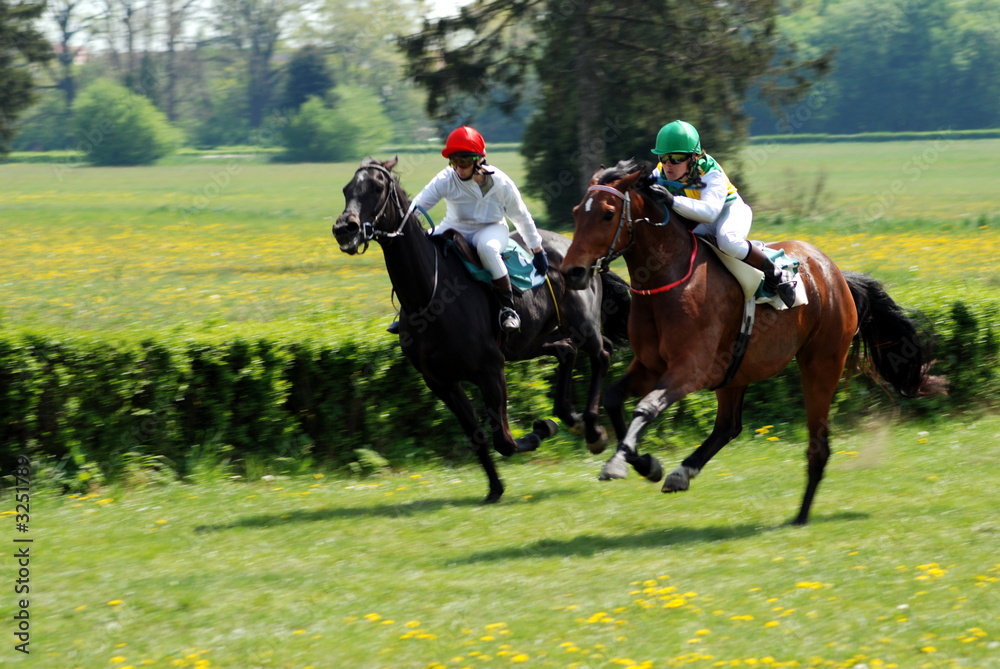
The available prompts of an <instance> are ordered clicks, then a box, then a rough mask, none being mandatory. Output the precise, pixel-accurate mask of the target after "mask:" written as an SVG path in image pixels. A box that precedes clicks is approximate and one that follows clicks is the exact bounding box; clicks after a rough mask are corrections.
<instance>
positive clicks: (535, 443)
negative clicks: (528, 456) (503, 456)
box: [514, 432, 542, 453]
mask: <svg viewBox="0 0 1000 669" xmlns="http://www.w3.org/2000/svg"><path fill="white" fill-rule="evenodd" d="M514 443H515V444H516V445H517V451H516V452H517V453H528V452H529V451H535V450H538V447H539V446H541V445H542V440H541V438H540V437H539V436H538V435H537V434H535V433H534V432H532V433H531V434H526V435H524V436H523V437H521V438H520V439H518V440H517V441H515V442H514Z"/></svg>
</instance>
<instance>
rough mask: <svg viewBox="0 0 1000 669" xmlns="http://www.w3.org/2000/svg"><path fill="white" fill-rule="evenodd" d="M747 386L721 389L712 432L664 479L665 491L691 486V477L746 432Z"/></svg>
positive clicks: (718, 393)
mask: <svg viewBox="0 0 1000 669" xmlns="http://www.w3.org/2000/svg"><path fill="white" fill-rule="evenodd" d="M746 390H747V389H746V386H742V387H738V388H722V389H721V390H717V391H716V393H715V395H716V400H717V402H718V408H717V410H716V414H715V425H714V426H713V428H712V433H711V434H709V435H708V438H707V439H705V441H704V442H702V444H701V446H699V447H698V448H697V449H696V450H695V452H694V453H692V454H691V455H689V456H688V457H687V458H685V459H684V461H683V462H681V464H680V465H678V467H677V468H676V469H675V470H674V471H672V472H670V474H668V475H667V478H666V479H665V480H664V481H663V488H662V492H683V491H685V490H687V489H688V488H690V487H691V479H693V478H694V477H696V476H697V475H698V474H699V473H701V470H702V469H704V468H705V465H706V464H708V461H709V460H711V459H712V458H713V457H715V455H716V453H718V452H719V451H721V450H722V447H723V446H725V445H726V444H728V443H729V442H730V441H732V440H733V439H735V438H736V437H737V436H738V435H739V434H740V432H742V431H743V397H744V395H746Z"/></svg>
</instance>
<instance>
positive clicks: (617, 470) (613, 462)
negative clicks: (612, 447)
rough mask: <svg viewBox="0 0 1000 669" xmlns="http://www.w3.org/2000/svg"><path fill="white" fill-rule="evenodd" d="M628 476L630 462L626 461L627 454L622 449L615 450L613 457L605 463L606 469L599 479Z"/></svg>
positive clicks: (606, 479) (605, 479)
mask: <svg viewBox="0 0 1000 669" xmlns="http://www.w3.org/2000/svg"><path fill="white" fill-rule="evenodd" d="M626 476H628V464H627V463H626V462H625V454H624V453H623V452H622V451H615V454H614V455H612V456H611V459H610V460H608V461H607V462H606V463H604V469H602V470H601V473H600V475H598V477H597V480H598V481H610V480H611V479H623V478H625V477H626Z"/></svg>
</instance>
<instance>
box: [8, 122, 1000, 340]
mask: <svg viewBox="0 0 1000 669" xmlns="http://www.w3.org/2000/svg"><path fill="white" fill-rule="evenodd" d="M939 144H940V147H939V146H938V145H939ZM922 147H923V148H922ZM748 152H749V153H748V156H749V157H748V159H747V163H746V172H747V175H748V176H747V181H748V184H747V186H748V189H749V190H750V191H751V193H752V195H753V197H754V198H757V199H758V200H759V201H760V204H759V206H758V209H757V215H758V223H757V224H756V225H755V228H754V231H753V233H754V235H756V236H758V237H759V238H763V239H782V238H789V237H798V238H803V239H806V240H808V241H811V242H813V243H814V244H816V245H817V246H819V247H820V248H822V249H824V250H825V251H826V252H827V253H828V254H829V255H830V256H831V257H833V258H834V260H835V261H837V262H838V263H839V264H841V265H842V266H843V267H844V268H846V269H854V270H859V271H866V272H873V273H875V274H876V276H878V277H879V278H881V279H883V280H886V281H888V282H890V285H891V286H893V287H894V288H895V287H896V286H900V287H901V288H902V289H903V291H904V292H903V297H904V299H908V298H909V297H910V295H908V294H907V293H906V291H907V290H910V289H911V288H913V287H914V286H920V290H924V289H927V288H928V286H927V284H926V281H923V280H929V281H932V282H935V283H936V285H940V281H941V280H942V279H944V280H947V281H948V282H949V287H948V288H947V290H954V289H955V286H956V285H957V286H958V287H959V289H960V290H961V291H962V292H963V294H966V295H969V294H970V293H971V294H972V295H973V296H974V295H975V294H977V293H981V294H983V295H984V299H987V298H988V296H989V295H990V294H992V293H995V289H996V286H997V285H998V284H1000V271H998V270H996V269H995V265H994V258H996V257H997V256H998V252H1000V248H998V239H1000V233H998V228H1000V218H998V217H997V210H998V207H997V199H996V198H995V197H993V198H992V199H990V194H991V193H993V192H995V189H994V188H993V186H992V184H993V183H994V182H995V181H996V180H997V179H998V178H1000V164H998V163H997V160H996V158H995V156H997V155H1000V140H975V141H973V140H963V141H955V142H951V143H950V144H947V143H939V142H922V143H918V142H897V143H878V144H830V145H782V146H772V147H768V146H763V147H762V146H753V147H750V149H748ZM928 152H930V153H928ZM924 153H928V155H932V154H933V155H936V156H937V158H936V159H935V161H934V162H933V165H932V166H931V167H930V168H928V169H927V170H925V171H923V172H919V171H918V172H916V173H914V170H915V169H916V168H915V167H914V165H915V164H916V163H915V161H916V160H923V155H924ZM862 155H864V156H866V158H865V159H864V160H861V159H858V158H857V157H858V156H862ZM915 156H916V158H914V157H915ZM491 159H492V160H493V161H494V162H495V163H496V164H497V165H499V166H501V167H502V168H504V169H505V170H507V171H508V172H509V173H510V174H511V175H512V176H514V177H515V179H521V178H522V177H523V165H522V162H521V159H520V157H519V156H518V155H517V154H516V153H513V152H501V153H496V154H491ZM441 162H442V161H441V159H440V157H439V156H436V155H435V154H409V155H404V156H403V157H402V161H401V164H400V168H399V170H400V171H401V173H402V174H403V184H404V186H405V187H406V188H407V189H408V190H409V191H411V192H415V191H416V190H418V189H419V187H420V186H421V185H422V184H423V183H425V182H426V181H427V180H428V179H429V178H430V177H431V176H432V175H433V174H434V173H435V172H436V171H437V170H438V169H439V168H440V166H441ZM355 167H356V165H354V164H353V163H352V164H334V165H285V164H270V163H265V162H262V159H261V158H259V157H254V158H247V157H240V156H232V157H228V158H227V157H221V158H216V159H213V160H195V159H187V162H175V163H174V164H168V165H164V166H156V167H148V168H83V167H66V166H65V165H62V164H58V163H57V164H23V163H21V164H7V165H0V183H2V184H3V185H2V187H0V244H2V248H3V252H2V253H3V267H4V272H3V279H2V282H0V288H2V312H0V325H3V326H19V327H24V326H26V327H56V328H66V329H75V330H90V331H100V332H103V333H105V334H107V333H108V332H109V331H117V332H118V333H119V334H120V336H129V335H134V334H136V333H139V332H146V331H150V330H152V331H156V330H162V329H181V330H185V331H187V330H199V331H204V330H206V329H217V328H220V327H222V328H224V329H225V332H233V331H236V330H241V329H242V330H244V331H247V332H249V333H251V334H252V333H254V332H258V331H260V330H261V328H265V329H266V328H267V327H271V326H275V325H280V326H282V327H284V326H291V327H299V328H309V329H313V330H318V331H322V330H323V329H326V328H329V327H330V326H331V325H332V324H334V323H337V322H343V323H347V324H351V323H356V322H357V321H358V319H359V318H361V319H366V318H385V317H386V316H388V315H389V314H390V313H391V312H392V306H391V304H390V302H389V284H388V280H387V278H386V276H385V271H384V266H383V264H382V259H381V255H380V252H379V249H378V247H377V245H373V247H372V248H371V249H370V250H369V252H368V254H366V255H365V256H363V257H353V258H352V257H348V256H346V255H344V254H341V253H340V252H339V251H338V250H337V248H336V244H335V243H334V240H333V238H332V236H331V235H330V226H331V224H332V219H331V217H335V216H336V215H337V214H339V213H340V212H341V211H342V209H343V196H342V194H341V188H342V187H343V185H344V184H346V183H347V181H348V180H349V179H350V176H351V174H352V173H353V171H354V168H355ZM820 175H825V177H823V178H822V181H821V177H820ZM904 180H905V183H903V182H904ZM896 181H899V182H900V183H901V184H902V185H901V186H900V187H899V188H896V190H897V191H899V195H893V204H892V206H885V207H883V208H884V209H886V211H885V214H884V215H883V216H881V217H878V218H870V217H867V213H871V212H870V210H871V203H873V202H875V203H878V202H879V193H881V192H883V191H884V192H889V193H890V194H892V191H893V184H894V183H895V182H896ZM817 184H820V185H819V186H817ZM897 185H898V184H897ZM883 199H884V198H883ZM529 206H530V207H531V208H532V210H533V211H536V212H542V211H543V208H542V207H541V203H540V202H538V201H533V200H530V199H529ZM876 208H877V207H876ZM789 212H791V213H792V215H789ZM859 212H860V213H859ZM866 212H867V213H866ZM442 214H443V205H441V206H439V207H438V208H436V209H435V211H434V212H432V215H433V216H434V217H435V219H437V220H440V217H441V215H442ZM805 214H809V216H805ZM861 214H865V215H864V216H862V215H861ZM913 216H919V217H920V218H922V219H923V220H924V221H930V222H915V221H913V220H911V218H912V217H913ZM935 217H940V220H937V219H936V218H935ZM567 220H569V219H568V218H567ZM616 268H618V270H619V271H622V272H624V263H623V262H622V261H619V262H618V263H617V265H616ZM932 289H933V288H932ZM913 297H919V296H918V295H916V294H914V295H913Z"/></svg>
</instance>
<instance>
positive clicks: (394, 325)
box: [385, 318, 399, 334]
mask: <svg viewBox="0 0 1000 669" xmlns="http://www.w3.org/2000/svg"><path fill="white" fill-rule="evenodd" d="M385 331H386V332H388V333H389V334H399V319H398V318H394V319H392V322H391V323H389V327H387V328H386V329H385Z"/></svg>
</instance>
